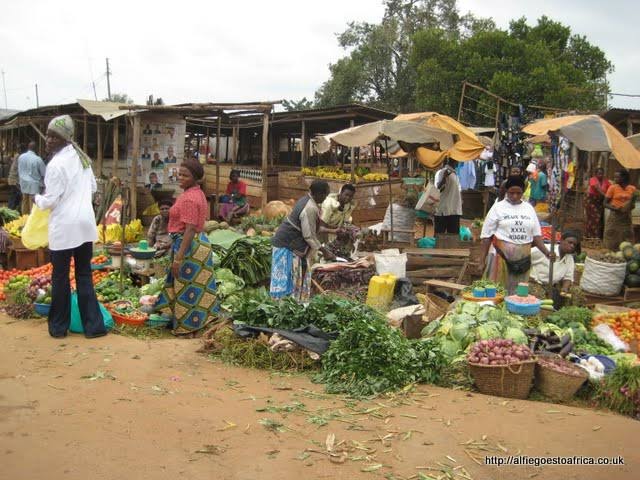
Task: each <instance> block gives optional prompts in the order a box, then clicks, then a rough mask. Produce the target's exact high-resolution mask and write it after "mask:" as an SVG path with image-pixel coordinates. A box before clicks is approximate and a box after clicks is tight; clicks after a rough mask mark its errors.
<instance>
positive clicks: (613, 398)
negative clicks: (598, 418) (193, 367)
mask: <svg viewBox="0 0 640 480" xmlns="http://www.w3.org/2000/svg"><path fill="white" fill-rule="evenodd" d="M596 401H597V402H598V403H599V404H600V405H601V406H603V407H607V408H610V409H612V410H615V411H616V412H620V413H622V414H623V415H629V416H631V417H634V418H636V419H638V420H640V365H632V364H630V363H627V362H619V363H618V364H617V366H616V369H615V370H614V371H613V372H611V373H610V374H609V375H606V376H605V377H604V378H603V379H602V380H601V381H600V383H598V384H597V386H596Z"/></svg>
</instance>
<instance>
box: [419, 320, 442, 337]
mask: <svg viewBox="0 0 640 480" xmlns="http://www.w3.org/2000/svg"><path fill="white" fill-rule="evenodd" d="M438 328H440V320H434V321H432V322H429V323H428V324H427V325H426V326H425V327H424V328H423V329H422V332H420V335H421V336H423V337H429V336H431V335H433V334H434V333H436V330H438Z"/></svg>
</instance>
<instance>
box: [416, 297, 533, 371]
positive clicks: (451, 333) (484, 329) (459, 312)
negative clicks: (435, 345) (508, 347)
mask: <svg viewBox="0 0 640 480" xmlns="http://www.w3.org/2000/svg"><path fill="white" fill-rule="evenodd" d="M524 327H525V324H524V320H523V318H522V317H521V316H520V315H515V314H513V313H509V312H507V310H506V309H505V308H504V306H501V307H495V306H492V305H478V304H477V303H476V302H460V303H458V305H457V307H456V309H455V310H453V311H450V312H449V313H447V315H445V317H444V318H442V320H435V321H433V322H431V323H429V324H428V325H427V326H426V327H425V328H424V329H423V330H422V335H423V337H431V336H434V337H435V338H436V339H437V340H438V341H439V343H440V348H441V349H442V351H443V352H444V354H445V356H446V357H447V358H449V359H450V360H451V359H454V358H456V357H460V356H462V355H463V354H464V352H465V351H466V350H467V349H468V348H469V346H470V345H471V344H472V343H474V342H477V341H480V340H490V339H493V338H504V339H508V340H513V341H514V342H516V343H521V344H526V343H527V336H526V335H525V334H524V332H523V331H522V329H523V328H524Z"/></svg>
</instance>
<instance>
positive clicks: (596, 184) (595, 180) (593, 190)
mask: <svg viewBox="0 0 640 480" xmlns="http://www.w3.org/2000/svg"><path fill="white" fill-rule="evenodd" d="M595 173H596V174H595V175H594V176H593V177H591V178H590V179H589V190H588V191H587V195H586V198H585V204H584V210H585V214H586V217H587V221H586V222H585V226H584V228H585V232H584V234H585V237H588V238H602V223H603V219H604V197H605V195H606V194H607V190H609V187H610V186H611V184H610V183H609V180H607V178H606V177H605V176H604V169H603V168H600V167H598V168H596V172H595Z"/></svg>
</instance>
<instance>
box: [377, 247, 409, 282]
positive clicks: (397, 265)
mask: <svg viewBox="0 0 640 480" xmlns="http://www.w3.org/2000/svg"><path fill="white" fill-rule="evenodd" d="M373 255H374V257H375V259H376V272H377V273H378V275H382V274H384V273H391V274H393V275H395V276H396V278H405V277H406V276H407V254H406V253H389V252H387V253H384V252H383V253H374V254H373Z"/></svg>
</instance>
